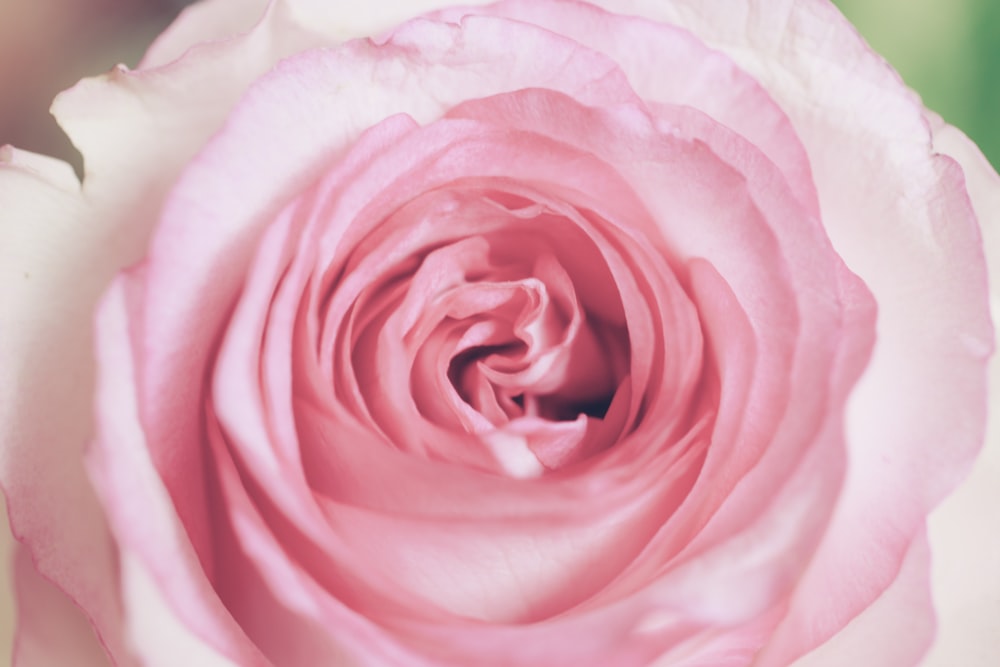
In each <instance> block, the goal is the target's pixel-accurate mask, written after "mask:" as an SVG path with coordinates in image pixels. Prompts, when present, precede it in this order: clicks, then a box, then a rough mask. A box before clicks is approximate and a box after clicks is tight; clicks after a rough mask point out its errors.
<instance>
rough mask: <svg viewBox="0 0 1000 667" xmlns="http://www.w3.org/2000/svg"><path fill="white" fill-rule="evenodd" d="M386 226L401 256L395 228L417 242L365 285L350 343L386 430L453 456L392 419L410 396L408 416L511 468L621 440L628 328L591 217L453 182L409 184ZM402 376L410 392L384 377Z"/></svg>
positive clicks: (532, 467) (571, 456)
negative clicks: (418, 188) (586, 221)
mask: <svg viewBox="0 0 1000 667" xmlns="http://www.w3.org/2000/svg"><path fill="white" fill-rule="evenodd" d="M404 224H406V225H407V226H406V227H405V228H404V227H403V225H404ZM404 229H405V230H406V231H403V230H404ZM394 230H400V237H396V236H395V235H394V233H393V232H394ZM414 230H417V231H416V232H414ZM381 232H382V233H381V234H380V235H379V236H380V237H381V239H382V243H385V244H394V254H395V255H396V256H397V257H398V256H400V255H401V254H403V252H404V250H403V248H401V246H400V243H401V242H402V243H405V244H407V245H409V244H412V246H411V248H412V252H410V253H409V255H408V256H407V258H406V260H404V261H401V262H399V263H398V264H397V265H396V267H395V268H394V269H387V270H385V272H384V273H383V274H382V275H383V279H382V280H381V281H377V282H376V283H375V284H373V285H372V286H371V289H370V290H369V294H371V295H372V296H371V297H370V298H362V299H361V303H363V304H365V305H366V306H369V307H366V308H364V309H365V310H368V311H369V314H368V315H365V316H362V317H363V319H364V320H366V321H367V322H368V323H369V325H368V326H366V327H364V328H363V329H362V330H361V331H360V334H361V335H360V336H358V337H357V338H356V340H355V348H354V354H353V355H352V356H353V361H354V364H355V371H356V373H357V376H358V378H359V387H360V389H361V391H362V393H363V394H365V395H366V403H367V407H368V410H369V411H370V412H371V414H372V417H373V418H374V419H375V421H376V422H378V423H379V425H380V426H381V427H382V429H383V430H384V431H385V432H386V434H387V435H389V436H390V439H391V440H392V441H393V442H395V443H402V446H404V447H406V448H407V449H410V450H412V451H419V452H424V453H428V454H429V455H431V456H432V457H434V458H439V457H440V458H453V457H452V456H451V455H450V454H448V453H442V452H435V450H434V449H433V448H434V445H433V444H429V445H428V444H426V443H414V444H412V445H410V444H409V443H411V442H412V433H411V432H410V429H407V430H404V429H402V428H400V427H399V426H398V425H399V424H400V423H407V422H409V424H410V426H411V427H416V426H417V424H414V423H413V422H412V420H411V419H409V418H407V416H406V415H407V412H408V409H407V404H408V403H409V404H411V405H412V406H413V407H415V408H416V412H417V415H414V417H415V418H417V419H421V420H426V422H430V424H432V425H433V426H434V427H437V428H440V429H443V430H445V431H447V432H448V433H451V434H452V436H456V435H457V436H459V437H461V436H463V435H464V436H472V439H473V440H475V441H476V443H477V446H480V447H485V450H486V453H487V454H488V455H489V456H488V460H490V461H492V463H491V464H489V465H488V466H487V467H498V468H499V471H500V472H503V473H504V474H509V475H514V476H517V477H532V476H537V475H540V474H544V473H545V472H546V471H552V470H556V469H559V468H562V467H564V466H566V465H568V464H571V463H574V462H578V461H581V460H583V459H585V458H588V457H589V456H591V455H593V454H595V453H596V452H599V451H601V450H603V449H606V448H607V447H609V446H611V445H612V444H613V443H614V442H615V441H616V439H617V437H618V436H620V435H621V433H622V430H623V428H624V425H625V422H626V421H627V420H628V413H629V410H630V407H629V405H628V403H629V401H628V400H616V398H617V397H618V396H619V394H620V393H621V392H620V391H619V390H620V388H621V387H622V386H623V384H625V383H627V382H628V378H629V374H630V363H631V362H630V352H629V337H628V329H627V326H626V325H625V316H624V312H623V310H622V306H621V302H620V298H619V295H618V294H617V290H616V289H615V288H614V285H615V280H614V277H613V276H612V275H611V272H610V270H609V269H608V267H607V261H606V258H605V257H604V256H603V254H602V248H601V247H600V245H599V243H598V242H595V239H594V236H596V235H599V234H600V232H599V231H598V230H596V229H587V228H586V227H585V226H583V225H581V224H580V222H579V221H574V220H571V219H569V218H568V217H567V216H566V215H565V214H562V212H556V211H553V210H552V209H551V208H550V207H549V206H546V205H544V204H540V203H536V202H534V201H530V200H527V199H525V198H523V197H518V196H514V195H510V194H507V193H498V192H495V191H493V192H489V193H482V192H471V193H470V192H461V191H460V192H454V191H453V192H448V193H444V192H434V193H429V194H427V195H425V196H423V197H420V198H418V199H417V200H416V201H414V202H411V204H409V205H408V206H406V207H404V208H403V209H401V210H400V211H398V212H397V213H396V214H394V215H393V216H392V217H391V218H390V219H388V220H387V221H386V222H385V227H383V229H382V230H381ZM595 285H601V286H602V287H601V288H596V287H595ZM609 287H610V289H609ZM371 306H374V308H370V307H371ZM358 307H359V308H360V307H361V306H360V305H359V306H358ZM374 311H377V312H374ZM400 377H408V378H409V393H408V395H406V396H402V395H397V393H396V392H397V390H398V388H397V387H395V384H396V383H395V382H391V381H389V380H387V379H391V378H400ZM625 393H627V392H625ZM412 430H421V431H422V432H426V429H416V428H414V429H412ZM438 434H439V436H442V437H443V435H444V434H442V433H440V432H438ZM452 451H454V449H452Z"/></svg>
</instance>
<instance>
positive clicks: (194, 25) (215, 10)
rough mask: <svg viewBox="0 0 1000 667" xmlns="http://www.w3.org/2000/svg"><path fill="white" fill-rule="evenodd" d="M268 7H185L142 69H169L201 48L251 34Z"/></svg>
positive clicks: (242, 1) (243, 1) (257, 2)
mask: <svg viewBox="0 0 1000 667" xmlns="http://www.w3.org/2000/svg"><path fill="white" fill-rule="evenodd" d="M268 4H269V0H236V1H234V0H202V2H199V3H197V4H194V5H190V6H188V7H185V8H184V10H183V11H181V13H180V15H179V16H178V17H177V19H176V20H175V21H174V22H173V23H171V24H170V27H168V28H167V29H166V30H165V31H164V32H163V33H162V34H161V35H160V36H159V37H157V38H156V41H154V42H153V44H152V46H150V47H149V49H148V50H147V51H146V55H145V56H143V58H142V62H141V63H139V69H150V68H153V67H159V66H161V65H166V64H167V63H170V62H173V61H174V60H177V59H178V58H180V57H181V56H183V55H184V54H185V53H187V51H188V50H189V49H191V48H193V47H195V46H197V45H199V44H205V43H208V42H216V41H220V40H223V39H226V38H229V37H233V36H235V35H242V34H244V33H246V32H248V31H249V30H250V29H251V28H252V27H254V25H256V24H257V22H258V21H259V20H260V17H261V16H263V15H264V10H265V8H266V7H267V5H268Z"/></svg>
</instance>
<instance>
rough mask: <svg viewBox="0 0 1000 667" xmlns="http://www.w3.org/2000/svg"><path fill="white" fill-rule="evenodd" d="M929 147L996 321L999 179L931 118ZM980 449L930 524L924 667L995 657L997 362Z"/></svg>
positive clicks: (999, 532)
mask: <svg viewBox="0 0 1000 667" xmlns="http://www.w3.org/2000/svg"><path fill="white" fill-rule="evenodd" d="M931 125H932V127H933V128H934V148H935V149H936V150H938V151H940V152H942V153H944V154H946V155H948V156H950V157H952V158H953V159H955V160H957V161H958V162H959V164H961V165H962V169H963V171H964V172H965V179H966V183H967V185H968V188H969V194H970V196H971V197H972V205H973V208H975V210H976V214H977V216H978V217H979V220H980V224H981V225H982V231H983V242H984V246H985V249H986V261H987V263H988V265H989V269H990V286H991V288H992V289H991V294H992V300H991V307H992V311H993V317H994V321H996V320H997V319H998V317H1000V176H998V175H997V173H996V172H995V171H994V170H993V167H991V166H990V164H989V163H988V162H987V161H986V159H985V158H984V157H983V155H982V153H980V152H979V149H978V148H976V146H975V145H974V144H973V143H972V142H971V141H970V140H969V138H968V137H966V136H965V135H964V134H962V132H961V131H959V130H957V129H956V128H954V127H951V126H950V125H945V124H944V123H943V122H941V120H940V119H939V118H932V119H931ZM990 387H991V392H992V394H991V399H990V411H989V413H990V421H989V426H988V429H987V436H986V448H985V449H984V450H983V452H982V454H980V456H979V459H978V461H977V462H976V466H975V468H973V470H972V474H971V475H970V476H969V479H968V480H967V481H966V482H965V483H964V484H963V485H962V487H961V488H960V489H959V490H958V491H957V492H956V493H955V495H953V496H952V497H950V498H949V499H948V500H946V501H945V502H944V503H942V505H941V507H939V508H938V509H937V510H936V511H935V512H934V513H933V514H932V515H931V517H930V538H931V548H932V549H933V563H934V569H933V586H934V588H933V592H934V599H935V602H936V607H937V610H938V613H939V618H938V621H939V628H938V639H937V642H935V644H934V646H933V647H932V648H931V652H930V654H929V655H928V656H927V660H926V663H925V664H926V667H951V666H952V665H963V667H990V666H991V665H993V664H994V663H995V662H996V658H997V656H998V655H1000V569H998V568H997V563H1000V523H998V520H997V515H996V508H997V507H1000V487H998V485H997V480H998V479H1000V356H998V355H994V357H993V361H992V362H991V365H990Z"/></svg>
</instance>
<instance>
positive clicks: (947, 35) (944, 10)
mask: <svg viewBox="0 0 1000 667" xmlns="http://www.w3.org/2000/svg"><path fill="white" fill-rule="evenodd" d="M834 2H835V3H836V5H837V6H838V7H840V9H841V11H842V12H844V14H846V15H847V18H849V19H851V21H852V22H853V23H854V25H855V26H857V28H858V30H860V31H861V34H862V35H864V36H865V38H866V39H867V40H868V42H869V43H870V44H871V45H872V46H873V47H874V48H875V50H876V51H878V52H879V53H881V54H882V55H883V56H885V58H886V59H887V60H888V61H889V62H890V63H892V65H893V66H894V67H895V68H896V69H897V70H899V73H900V74H902V75H903V79H904V80H905V81H906V82H907V83H908V84H909V85H910V87H912V88H913V89H915V90H916V91H917V92H918V93H920V95H921V96H922V97H923V99H924V105H925V106H927V107H928V108H930V109H933V110H934V111H936V112H938V113H939V114H941V116H943V117H944V119H945V120H946V121H948V122H949V123H951V124H952V125H955V126H957V127H959V128H961V129H962V130H964V131H965V133H966V134H968V135H969V136H970V137H972V139H973V140H974V141H975V142H976V143H977V144H979V147H980V148H981V149H982V151H983V153H985V154H986V157H988V158H989V159H990V162H992V163H993V166H994V167H1000V0H834Z"/></svg>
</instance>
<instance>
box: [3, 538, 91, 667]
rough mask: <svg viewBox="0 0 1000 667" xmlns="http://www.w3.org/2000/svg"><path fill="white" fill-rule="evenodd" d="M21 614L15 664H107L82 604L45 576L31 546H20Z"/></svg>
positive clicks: (36, 666) (82, 666) (31, 666)
mask: <svg viewBox="0 0 1000 667" xmlns="http://www.w3.org/2000/svg"><path fill="white" fill-rule="evenodd" d="M14 573H15V576H16V579H17V597H18V618H17V638H16V643H15V646H14V653H13V664H14V665H24V666H25V667H63V665H74V666H79V667H106V666H107V665H108V658H107V655H106V654H105V653H104V650H103V649H102V648H101V644H100V642H98V641H97V637H96V636H95V635H94V629H93V627H91V625H90V622H89V620H88V619H87V617H86V616H84V614H83V613H82V612H81V610H80V608H79V607H77V606H76V605H74V604H73V602H72V601H71V600H70V599H69V598H68V597H66V595H65V593H63V592H62V591H61V590H59V589H58V588H56V587H55V586H53V585H52V583H51V582H49V581H47V580H46V579H44V578H43V577H42V576H41V575H40V574H38V570H36V569H35V566H34V565H33V564H32V563H31V555H30V553H29V552H28V550H27V548H25V547H23V546H22V547H20V548H18V549H17V552H16V554H15V559H14Z"/></svg>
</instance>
